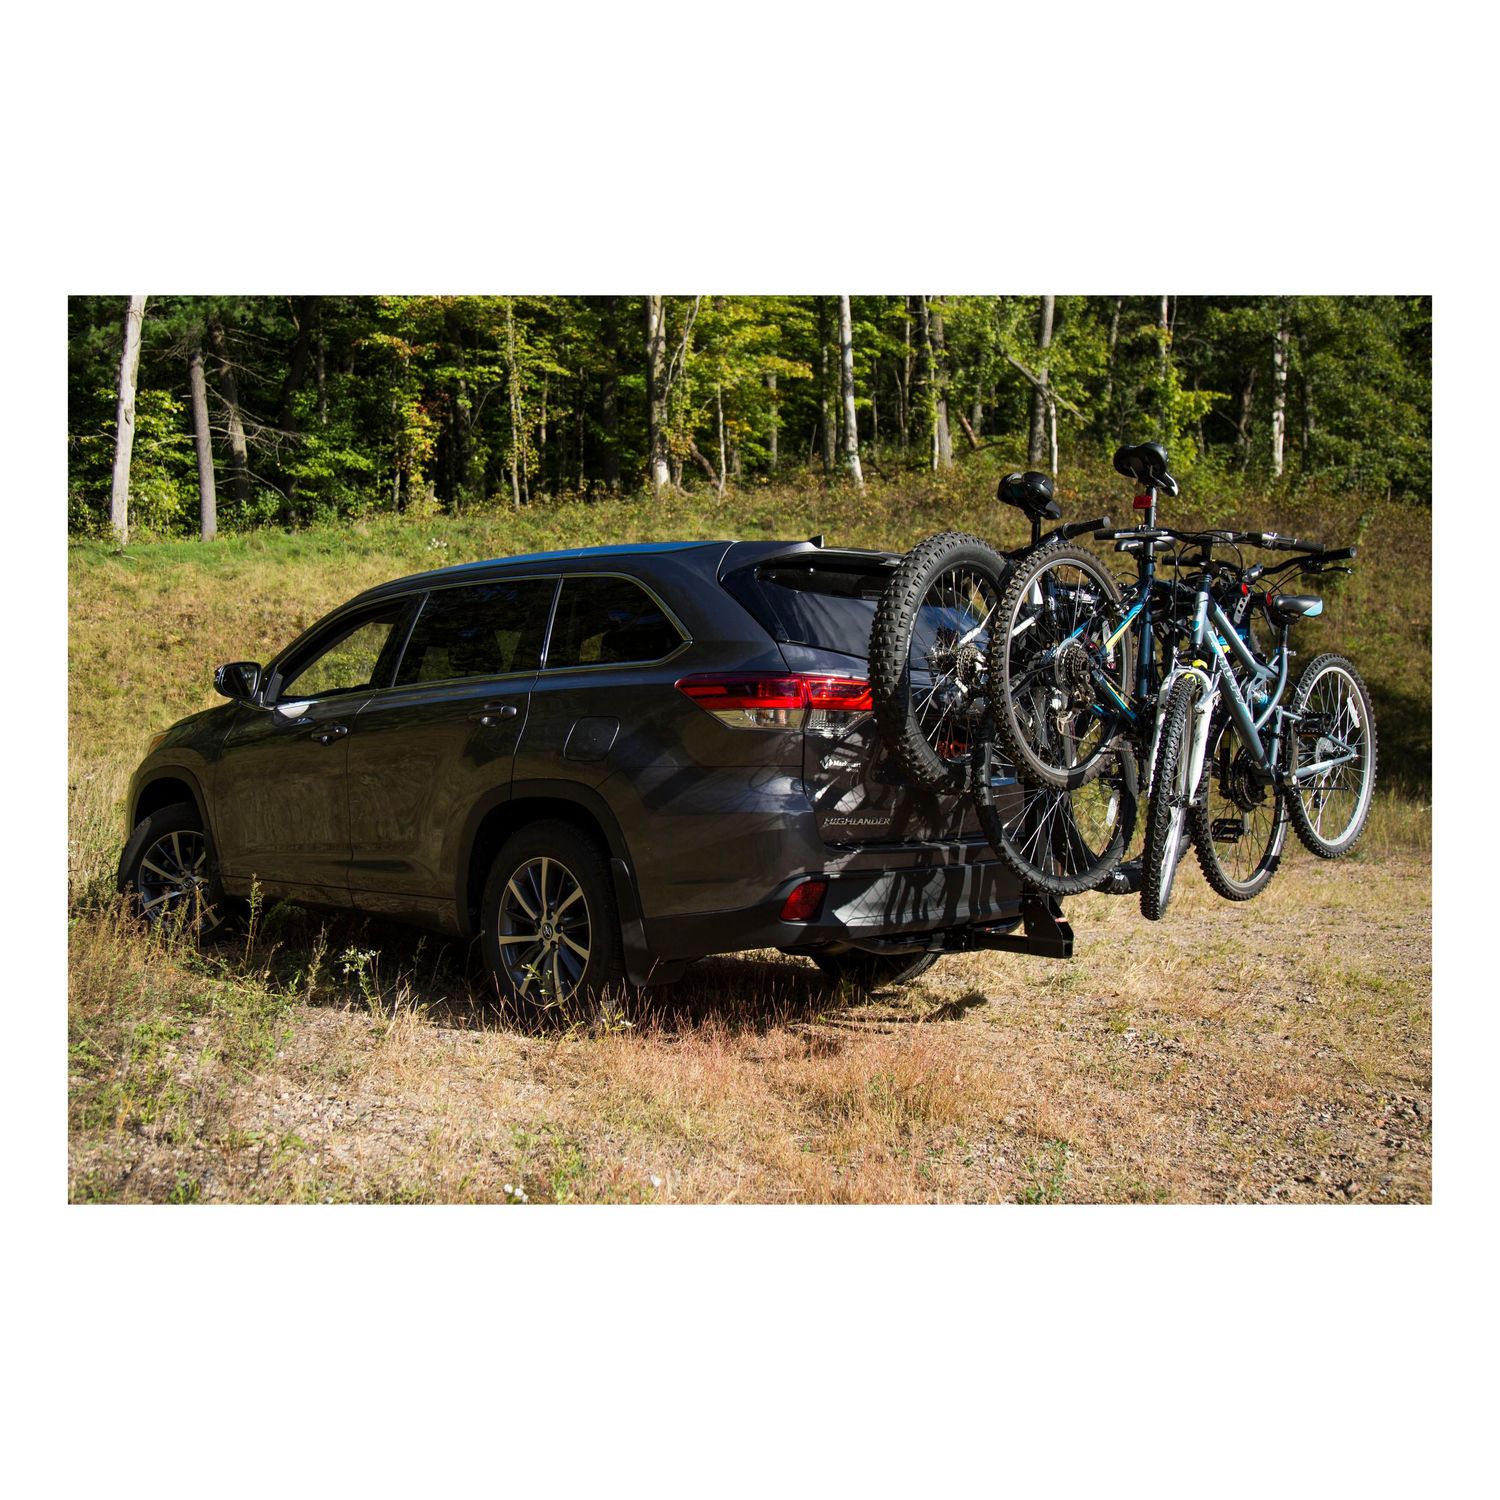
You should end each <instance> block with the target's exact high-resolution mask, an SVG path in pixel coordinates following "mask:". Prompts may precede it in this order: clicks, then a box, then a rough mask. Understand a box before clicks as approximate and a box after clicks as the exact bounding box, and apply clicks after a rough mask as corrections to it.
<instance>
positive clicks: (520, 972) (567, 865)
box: [481, 819, 625, 1018]
mask: <svg viewBox="0 0 1500 1500" xmlns="http://www.w3.org/2000/svg"><path fill="white" fill-rule="evenodd" d="M481 922H482V925H483V946H484V959H485V965H486V967H487V968H488V969H489V971H490V976H491V978H492V979H493V980H494V983H495V988H496V989H497V990H498V991H499V994H500V998H501V999H502V1000H503V1001H506V1002H507V1003H509V1004H510V1005H512V1006H513V1007H515V1008H516V1009H517V1010H518V1011H520V1012H521V1013H522V1014H523V1015H525V1016H528V1017H536V1016H539V1015H541V1014H542V1013H544V1012H555V1013H556V1014H558V1015H560V1016H562V1017H565V1018H571V1017H572V1016H573V1015H574V1013H575V1011H576V1012H579V1013H588V1014H592V1015H598V1014H601V1013H602V1012H604V1011H605V1010H608V1009H611V1008H612V1007H613V1004H614V1000H613V999H612V997H617V996H618V995H620V994H621V993H622V992H623V990H624V987H625V970H624V959H623V955H622V949H621V943H620V921H619V917H618V915H617V913H616V910H615V893H614V883H613V881H612V879H611V877H610V871H609V861H608V859H607V857H606V856H605V853H604V851H603V850H602V849H601V848H600V847H599V846H598V844H596V843H595V842H594V840H593V839H591V838H589V837H588V836H587V835H586V834H584V833H583V832H581V831H580V830H579V829H577V828H575V827H574V826H573V825H572V824H571V823H563V822H559V821H555V820H551V819H548V820H545V821H543V822H538V823H532V824H530V825H529V826H528V827H526V828H523V829H521V830H520V831H519V832H518V833H514V834H512V835H511V837H510V838H509V839H507V840H506V842H505V844H504V846H503V847H502V848H501V850H500V852H499V854H497V855H496V856H495V863H494V865H493V866H492V867H491V869H490V875H489V880H488V881H487V882H486V884H485V888H484V905H483V909H482V914H481Z"/></svg>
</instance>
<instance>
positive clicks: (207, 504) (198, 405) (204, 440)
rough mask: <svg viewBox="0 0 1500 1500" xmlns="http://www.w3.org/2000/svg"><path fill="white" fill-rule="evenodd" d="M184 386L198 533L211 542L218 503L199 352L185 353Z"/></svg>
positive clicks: (206, 388)
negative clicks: (194, 456) (194, 457)
mask: <svg viewBox="0 0 1500 1500" xmlns="http://www.w3.org/2000/svg"><path fill="white" fill-rule="evenodd" d="M188 389H189V391H190V392H191V393H192V402H193V442H194V445H195V446H196V447H197V450H198V535H199V537H200V538H201V539H202V540H203V541H205V542H211V541H213V539H214V537H215V536H216V535H217V534H218V530H219V503H218V497H217V495H215V493H214V445H213V439H212V437H210V435H209V431H208V386H207V383H206V382H205V381H204V379H203V351H202V350H201V349H199V348H196V347H195V348H194V349H193V352H192V354H190V355H189V356H188Z"/></svg>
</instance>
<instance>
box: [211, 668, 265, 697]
mask: <svg viewBox="0 0 1500 1500" xmlns="http://www.w3.org/2000/svg"><path fill="white" fill-rule="evenodd" d="M214 687H215V688H216V689H217V690H218V691H219V692H220V693H222V694H223V695H224V697H226V698H233V699H235V700H237V701H239V702H244V703H248V702H253V701H254V698H255V695H256V693H257V692H259V691H260V663H259V662H258V661H231V662H226V663H225V664H224V665H223V666H222V667H220V668H219V669H218V671H217V672H215V673H214Z"/></svg>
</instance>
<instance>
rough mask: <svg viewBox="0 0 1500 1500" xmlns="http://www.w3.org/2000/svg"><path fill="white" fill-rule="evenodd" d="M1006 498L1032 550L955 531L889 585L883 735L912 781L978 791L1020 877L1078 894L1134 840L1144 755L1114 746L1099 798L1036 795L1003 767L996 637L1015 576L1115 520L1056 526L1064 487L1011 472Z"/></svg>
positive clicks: (877, 657)
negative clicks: (1139, 763) (993, 662)
mask: <svg viewBox="0 0 1500 1500" xmlns="http://www.w3.org/2000/svg"><path fill="white" fill-rule="evenodd" d="M997 498H998V499H999V500H1000V501H1001V502H1003V503H1005V504H1009V505H1012V506H1014V507H1016V508H1017V509H1019V510H1020V511H1021V512H1022V513H1023V514H1024V515H1025V516H1026V517H1027V518H1028V519H1029V521H1030V522H1031V538H1030V540H1029V542H1027V543H1026V544H1025V545H1024V546H1022V547H1018V548H1015V549H1013V550H1012V551H1010V552H1006V553H1001V552H998V551H997V550H996V549H995V548H993V547H991V546H990V545H989V544H988V543H987V542H984V541H982V540H981V539H980V538H978V537H975V536H971V535H969V534H967V533H961V532H943V533H940V534H938V535H936V536H932V537H928V538H927V539H926V540H924V541H923V542H921V543H920V544H918V546H916V547H914V548H913V549H912V550H911V551H910V552H909V553H908V554H907V555H906V557H905V558H903V560H902V562H901V564H900V566H899V567H898V568H897V570H896V572H895V574H894V575H893V577H892V580H891V582H890V584H889V585H888V586H887V588H886V590H885V593H884V595H883V596H882V598H881V601H880V604H879V605H878V607H877V609H876V613H875V618H874V622H873V625H872V629H871V639H870V683H871V694H872V700H873V704H874V710H875V717H876V724H877V727H878V728H879V730H880V732H881V735H882V737H883V738H884V739H885V741H886V743H887V744H888V745H890V747H891V748H892V751H893V752H894V754H895V757H896V759H897V762H898V764H899V766H900V768H901V770H902V772H903V774H904V775H905V776H906V777H907V778H908V779H910V780H911V781H913V782H915V783H916V784H918V785H921V786H926V787H929V788H931V789H932V790H934V791H939V792H948V793H962V792H967V793H969V794H970V795H971V796H972V797H973V800H974V806H975V812H976V817H977V818H978V821H979V824H980V827H981V829H982V830H983V832H984V833H985V836H986V838H987V839H988V840H989V842H990V843H991V845H992V846H993V847H994V848H995V849H996V850H997V852H998V853H999V854H1000V855H1001V857H1002V858H1003V859H1005V860H1006V862H1007V863H1008V864H1009V865H1010V866H1011V868H1012V869H1014V870H1015V871H1016V872H1017V873H1018V874H1019V875H1021V876H1022V878H1023V879H1025V880H1026V881H1027V882H1028V883H1029V884H1031V885H1033V886H1035V887H1036V888H1038V889H1040V890H1042V891H1044V892H1046V893H1048V894H1051V895H1072V894H1076V893H1078V892H1080V891H1083V890H1088V889H1090V888H1092V887H1093V886H1095V885H1097V884H1099V883H1100V882H1101V881H1102V880H1105V879H1107V878H1108V876H1109V874H1110V871H1111V870H1112V869H1113V868H1114V867H1115V866H1116V865H1117V864H1118V863H1119V860H1120V857H1121V854H1122V852H1123V850H1124V848H1125V846H1126V845H1127V844H1128V841H1129V839H1130V838H1131V836H1132V834H1133V832H1134V827H1135V820H1136V807H1137V781H1138V776H1137V769H1136V764H1135V759H1134V755H1133V753H1132V752H1131V750H1130V748H1129V747H1128V746H1123V745H1122V746H1118V747H1115V748H1114V749H1113V750H1111V751H1110V752H1109V754H1108V756H1107V757H1106V761H1107V764H1106V763H1105V762H1101V765H1100V767H1099V770H1100V773H1101V774H1100V775H1099V776H1098V777H1097V778H1091V784H1090V786H1089V787H1083V786H1078V787H1066V788H1051V787H1045V786H1036V785H1032V784H1028V783H1027V782H1026V781H1025V780H1024V779H1022V778H1021V777H1019V776H1017V775H1016V774H1015V770H1014V768H1013V767H1012V766H1010V765H1008V764H1005V763H1003V762H1002V763H997V761H996V759H995V756H994V745H995V732H994V722H993V721H994V710H993V706H992V703H991V694H990V683H989V661H990V656H991V652H990V638H989V633H990V627H991V623H992V621H993V619H994V618H995V616H996V613H997V610H998V606H999V602H1000V596H1001V593H1002V591H1003V589H1004V587H1005V581H1006V579H1007V578H1008V577H1009V575H1010V574H1011V573H1012V572H1013V571H1014V570H1015V568H1016V567H1017V566H1019V565H1021V564H1023V563H1024V562H1025V561H1026V560H1027V559H1029V558H1031V557H1032V556H1034V555H1036V554H1038V553H1040V552H1045V551H1047V550H1048V549H1050V548H1054V547H1058V546H1065V545H1067V544H1068V543H1069V542H1071V540H1072V539H1073V538H1074V537H1077V536H1082V535H1083V534H1085V533H1088V532H1094V531H1097V530H1098V529H1099V528H1100V527H1102V526H1108V525H1109V518H1108V517H1107V516H1105V517H1101V518H1099V519H1097V520H1093V521H1083V522H1074V523H1071V524H1069V525H1058V526H1055V527H1052V528H1050V529H1044V528H1045V527H1046V523H1047V522H1049V521H1060V519H1061V507H1060V506H1059V505H1058V503H1057V501H1056V499H1055V498H1054V496H1053V486H1052V480H1051V479H1050V478H1049V477H1048V476H1047V475H1045V474H1040V473H1036V472H1026V473H1016V474H1010V475H1007V476H1006V477H1005V478H1004V479H1003V480H1002V481H1001V482H1000V486H999V489H998V491H997ZM1106 772H1107V774H1105V773H1106ZM1095 782H1097V784H1094V783H1095Z"/></svg>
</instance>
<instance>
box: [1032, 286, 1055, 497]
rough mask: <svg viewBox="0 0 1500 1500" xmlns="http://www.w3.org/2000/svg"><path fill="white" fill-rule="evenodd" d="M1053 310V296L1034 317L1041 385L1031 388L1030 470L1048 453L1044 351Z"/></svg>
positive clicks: (1049, 343)
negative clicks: (1039, 351)
mask: <svg viewBox="0 0 1500 1500" xmlns="http://www.w3.org/2000/svg"><path fill="white" fill-rule="evenodd" d="M1056 308H1057V298H1056V297H1043V298H1042V306H1041V311H1040V313H1039V314H1038V316H1037V333H1036V346H1037V348H1038V349H1039V350H1041V357H1040V358H1039V359H1038V360H1037V367H1036V375H1037V379H1038V380H1040V381H1041V385H1039V386H1032V388H1031V436H1030V438H1029V439H1028V441H1027V444H1026V462H1027V463H1028V464H1030V465H1031V467H1032V468H1033V469H1034V468H1036V467H1037V466H1038V465H1039V464H1041V463H1042V462H1044V461H1045V460H1046V458H1047V457H1048V455H1049V453H1050V451H1051V444H1050V443H1049V441H1048V438H1047V407H1048V392H1047V387H1048V386H1049V385H1050V384H1051V380H1050V377H1049V376H1048V374H1047V365H1048V360H1047V351H1048V350H1049V349H1050V348H1051V347H1052V320H1053V314H1054V313H1055V311H1056Z"/></svg>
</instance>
